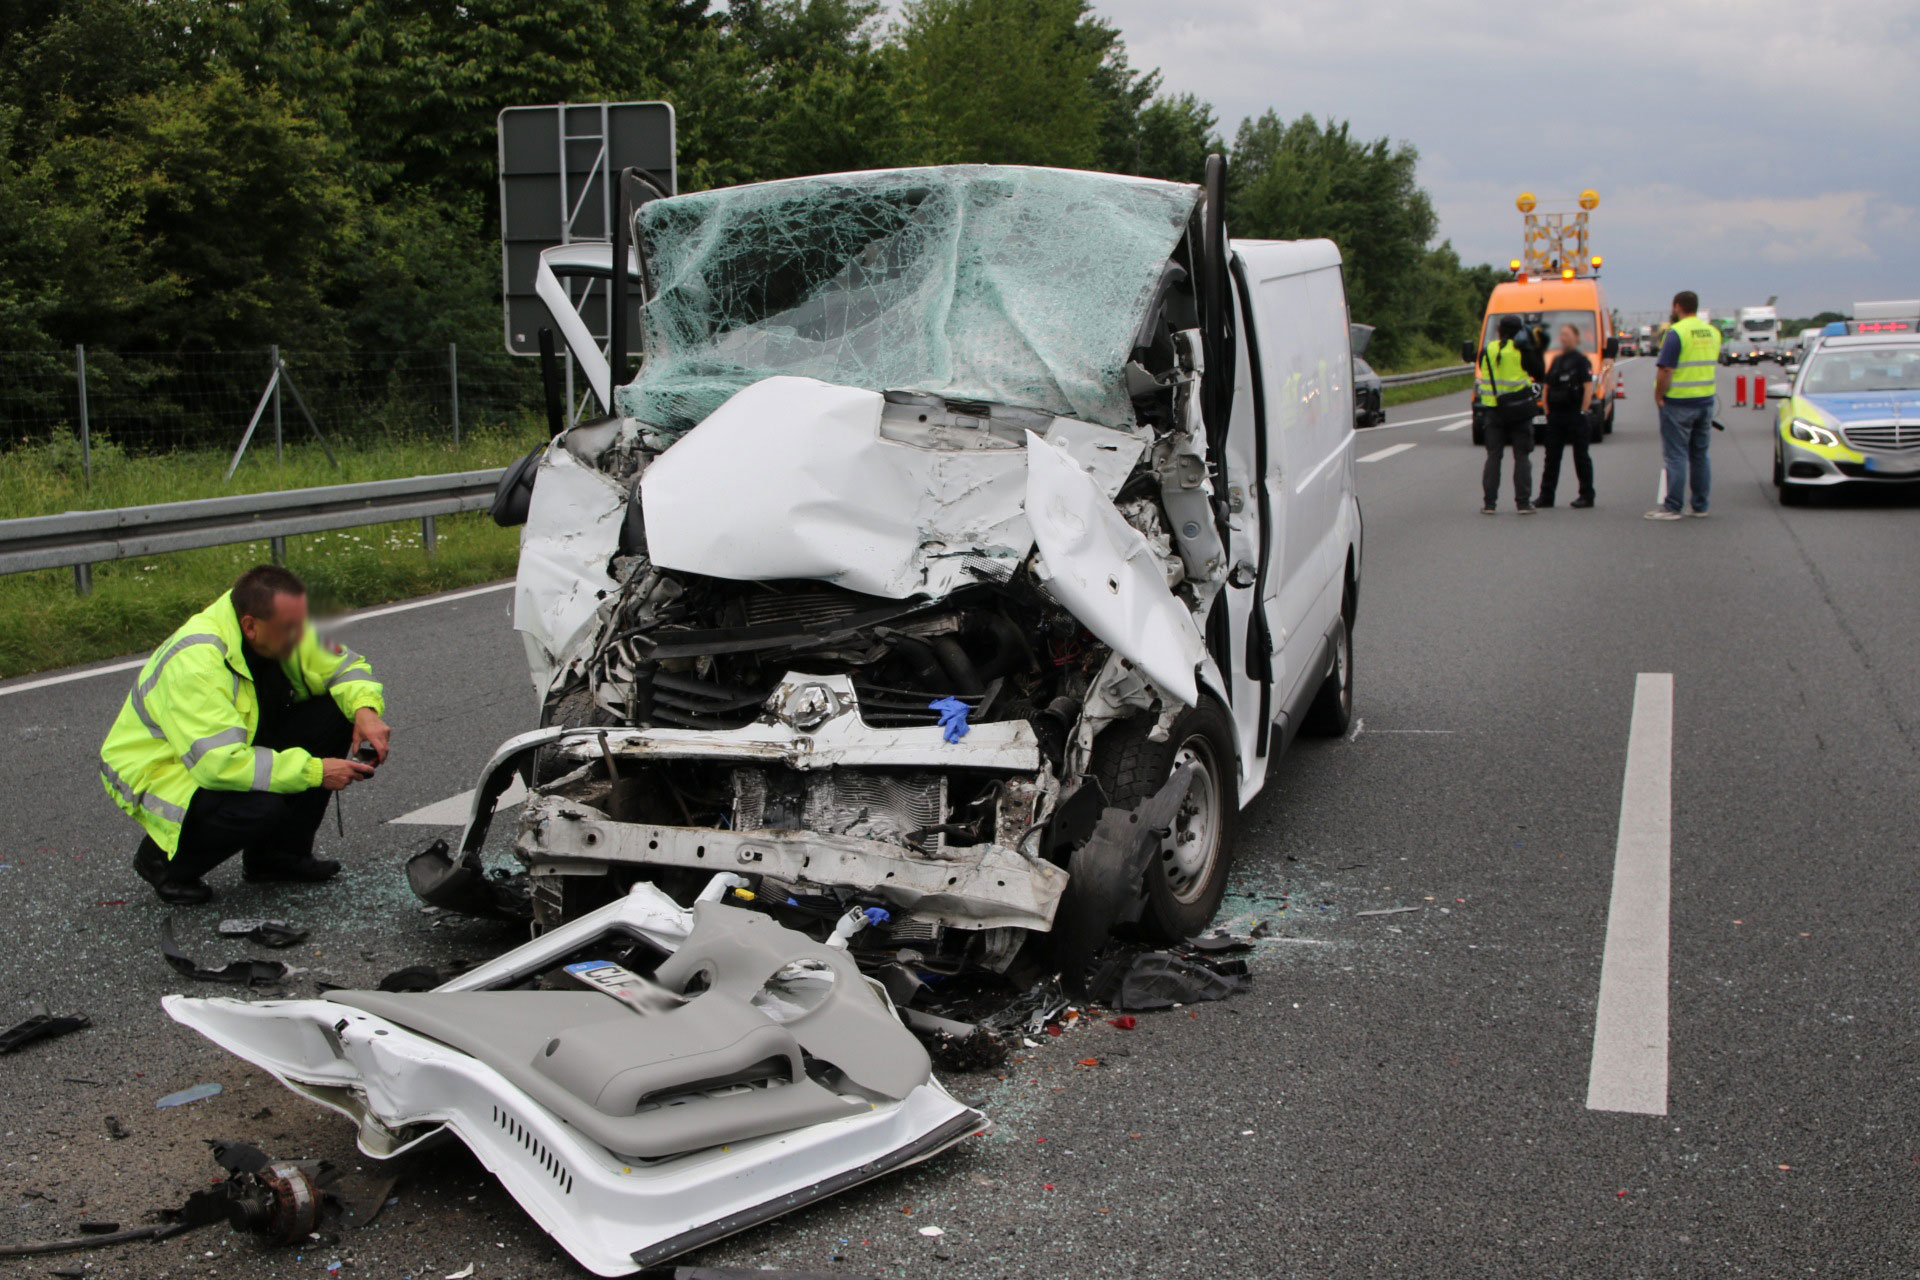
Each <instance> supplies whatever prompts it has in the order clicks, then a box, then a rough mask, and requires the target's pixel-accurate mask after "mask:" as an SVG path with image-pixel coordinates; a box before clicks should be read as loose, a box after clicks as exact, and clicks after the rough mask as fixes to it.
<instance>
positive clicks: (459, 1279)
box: [447, 1262, 473, 1280]
mask: <svg viewBox="0 0 1920 1280" xmlns="http://www.w3.org/2000/svg"><path fill="white" fill-rule="evenodd" d="M472 1274H473V1264H472V1263H471V1262H469V1263H468V1264H467V1265H466V1266H464V1267H462V1268H460V1269H459V1270H458V1271H454V1272H451V1273H449V1274H448V1276H447V1280H467V1277H469V1276H471V1275H472Z"/></svg>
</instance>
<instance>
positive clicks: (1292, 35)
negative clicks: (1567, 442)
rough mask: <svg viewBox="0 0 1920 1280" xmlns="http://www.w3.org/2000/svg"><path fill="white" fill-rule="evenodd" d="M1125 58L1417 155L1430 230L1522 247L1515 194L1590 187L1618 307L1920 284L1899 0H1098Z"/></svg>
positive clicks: (1816, 306) (1492, 254)
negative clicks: (1436, 222)
mask: <svg viewBox="0 0 1920 1280" xmlns="http://www.w3.org/2000/svg"><path fill="white" fill-rule="evenodd" d="M1095 6H1096V8H1097V9H1098V10H1099V11H1100V12H1101V13H1102V14H1104V15H1105V16H1106V17H1107V18H1108V20H1109V21H1112V22H1114V23H1115V24H1117V25H1118V26H1119V27H1120V29H1121V30H1122V31H1123V32H1124V33H1125V36H1126V42H1127V47H1128V50H1129V53H1130V55H1131V57H1132V59H1133V61H1134V63H1135V65H1136V66H1141V67H1151V66H1157V67H1159V68H1160V69H1161V70H1162V71H1163V72H1164V73H1165V76H1166V86H1167V88H1168V89H1170V90H1172V91H1174V92H1192V93H1195V94H1198V95H1199V96H1200V97H1202V98H1204V99H1206V100H1208V101H1210V102H1212V103H1213V105H1214V108H1215V110H1216V111H1217V112H1218V114H1219V116H1220V127H1221V131H1222V133H1223V134H1224V135H1225V136H1226V137H1227V139H1228V140H1229V141H1231V140H1232V137H1233V131H1234V130H1235V129H1236V128H1237V127H1238V126H1239V123H1240V120H1241V118H1242V117H1243V116H1246V115H1253V114H1258V113H1259V112H1261V111H1264V110H1265V109H1266V108H1268V107H1269V106H1271V107H1273V108H1275V109H1276V110H1277V111H1278V112H1279V113H1280V115H1281V117H1282V118H1283V119H1291V118H1293V117H1296V116H1299V115H1301V114H1303V113H1311V114H1313V115H1316V116H1333V117H1336V118H1341V119H1347V120H1351V121H1352V122H1353V124H1354V126H1355V128H1356V129H1357V130H1358V131H1359V132H1360V133H1361V134H1362V135H1363V136H1366V137H1378V136H1381V135H1385V136H1387V137H1391V138H1393V139H1395V140H1404V141H1407V142H1410V143H1412V144H1413V145H1414V146H1415V147H1417V148H1419V151H1420V180H1421V182H1422V184H1423V185H1424V186H1425V187H1426V189H1427V190H1428V192H1429V193H1430V194H1431V195H1432V196H1433V200H1434V204H1435V206H1436V208H1437V209H1438V211H1439V214H1440V234H1441V235H1442V236H1443V237H1446V238H1449V239H1451V240H1452V241H1453V243H1454V245H1455V246H1456V247H1457V248H1458V249H1459V250H1460V253H1461V256H1462V257H1463V258H1465V259H1466V260H1468V261H1470V262H1499V263H1504V262H1506V261H1507V260H1508V259H1509V258H1512V257H1514V256H1516V255H1517V254H1518V253H1519V249H1520V215H1519V214H1518V213H1517V212H1516V211H1515V210H1514V205H1513V201H1514V197H1515V196H1516V195H1517V194H1518V193H1520V192H1521V191H1533V192H1535V193H1537V194H1538V195H1539V196H1540V197H1541V198H1542V200H1543V204H1544V203H1545V202H1547V201H1550V200H1553V199H1555V198H1558V199H1559V200H1560V201H1561V202H1563V203H1564V204H1565V205H1566V207H1571V200H1572V197H1573V196H1574V195H1576V194H1577V193H1578V192H1579V191H1580V190H1581V189H1582V188H1583V187H1589V186H1590V187H1593V188H1596V189H1597V190H1598V191H1599V192H1600V196H1601V203H1600V208H1599V209H1598V210H1597V211H1596V212H1595V214H1594V218H1593V227H1594V235H1593V247H1594V250H1595V251H1596V252H1598V253H1600V254H1602V255H1603V256H1604V257H1605V258H1606V269H1605V272H1604V274H1603V277H1602V278H1603V280H1604V281H1605V282H1606V284H1607V288H1608V300H1609V302H1611V303H1612V305H1614V306H1615V307H1618V308H1620V309H1621V310H1623V311H1640V310H1647V309H1656V308H1664V306H1665V304H1666V300H1667V299H1668V298H1670V297H1671V296H1672V295H1673V293H1674V292H1675V291H1676V290H1678V289H1682V288H1694V289H1698V290H1699V292H1700V295H1701V298H1702V300H1703V301H1704V302H1705V303H1706V304H1707V305H1708V306H1710V307H1712V308H1713V309H1714V310H1716V311H1721V310H1725V311H1731V310H1732V309H1733V308H1735V307H1738V306H1743V305H1748V304H1753V303H1759V302H1764V301H1766V298H1767V295H1768V294H1778V295H1779V296H1780V302H1779V306H1780V308H1781V313H1782V314H1783V315H1787V316H1804V315H1811V314H1812V313H1814V312H1815V311H1819V310H1823V309H1828V308H1831V309H1834V310H1839V311H1845V310H1847V309H1848V308H1849V307H1850V306H1851V304H1852V303H1853V302H1854V301H1855V300H1856V299H1862V300H1864V299H1886V298H1913V297H1920V99H1917V98H1916V89H1917V88H1920V4H1914V3H1910V0H1891V2H1887V0H1880V2H1874V0H1844V2H1834V0H1800V2H1798V3H1776V2H1775V0H1662V2H1661V3H1653V2H1652V0H1601V2H1600V3H1584V4H1562V5H1541V4H1526V3H1516V2H1514V0H1503V2H1501V3H1454V4H1446V3H1423V2H1421V0H1401V2H1399V3H1381V2H1380V0H1183V2H1181V3H1171V4H1170V3H1168V2H1167V0H1095Z"/></svg>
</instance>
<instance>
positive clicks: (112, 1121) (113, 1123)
mask: <svg viewBox="0 0 1920 1280" xmlns="http://www.w3.org/2000/svg"><path fill="white" fill-rule="evenodd" d="M107 1136H108V1137H109V1138H116V1139H117V1138H131V1137H132V1136H133V1135H132V1134H131V1133H129V1132H127V1127H126V1126H125V1125H123V1124H121V1123H120V1117H119V1116H108V1117H107Z"/></svg>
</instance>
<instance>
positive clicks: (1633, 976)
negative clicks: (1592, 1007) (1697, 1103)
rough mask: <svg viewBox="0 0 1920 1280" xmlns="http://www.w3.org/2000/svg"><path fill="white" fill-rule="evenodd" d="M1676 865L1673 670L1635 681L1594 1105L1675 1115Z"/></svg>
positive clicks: (1596, 1030) (1597, 1019) (1590, 1094)
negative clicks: (1671, 975) (1670, 1036)
mask: <svg viewBox="0 0 1920 1280" xmlns="http://www.w3.org/2000/svg"><path fill="white" fill-rule="evenodd" d="M1672 871H1673V676H1672V675H1671V674H1663V673H1653V672H1644V671H1643V672H1641V673H1640V676H1639V678H1638V679H1637V680H1635V682H1634V688H1633V724H1632V727H1631V728H1630V729H1629V730H1628V731H1627V769H1626V777H1625V781H1624V783H1623V785H1622V786H1621V788H1620V835H1619V839H1618V843H1617V844H1616V845H1615V846H1614V854H1613V897H1612V900H1611V901H1610V902H1609V903H1608V905H1607V945H1606V951H1605V953H1604V954H1603V956H1602V958H1601V961H1600V1000H1599V1007H1598V1009H1597V1010H1596V1012H1595V1015H1594V1022H1593V1065H1592V1067H1591V1069H1590V1071H1589V1073H1588V1076H1587V1109H1588V1110H1589V1111H1630V1112H1634V1113H1636V1114H1639V1115H1649V1116H1663V1115H1665V1114H1667V966H1668V947H1669V937H1668V914H1669V908H1670V904H1671V897H1672Z"/></svg>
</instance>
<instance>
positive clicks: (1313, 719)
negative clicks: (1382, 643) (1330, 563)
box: [1300, 602, 1353, 738]
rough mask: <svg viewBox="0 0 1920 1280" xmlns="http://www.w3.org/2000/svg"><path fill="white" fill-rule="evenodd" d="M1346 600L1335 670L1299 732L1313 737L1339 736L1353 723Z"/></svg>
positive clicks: (1336, 638) (1335, 647) (1336, 631)
mask: <svg viewBox="0 0 1920 1280" xmlns="http://www.w3.org/2000/svg"><path fill="white" fill-rule="evenodd" d="M1347 618H1348V610H1347V608H1346V605H1345V603H1344V602H1342V604H1341V608H1340V618H1339V620H1338V621H1337V622H1336V623H1335V624H1334V633H1333V670H1331V671H1329V672H1327V678H1326V679H1325V680H1323V681H1321V683H1320V691H1319V692H1318V693H1316V694H1315V695H1314V696H1313V703H1312V705H1311V706H1309V707H1308V708H1307V714H1306V715H1305V716H1304V717H1303V718H1302V719H1301V721H1300V731H1301V732H1302V733H1305V734H1306V735H1308V736H1309V737H1314V738H1338V737H1340V736H1341V735H1342V734H1344V733H1346V731H1347V730H1348V729H1349V728H1351V727H1352V725H1353V628H1352V627H1351V626H1349V625H1348V623H1347Z"/></svg>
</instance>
